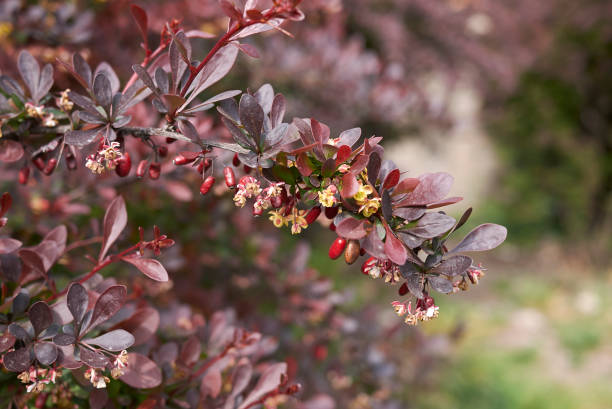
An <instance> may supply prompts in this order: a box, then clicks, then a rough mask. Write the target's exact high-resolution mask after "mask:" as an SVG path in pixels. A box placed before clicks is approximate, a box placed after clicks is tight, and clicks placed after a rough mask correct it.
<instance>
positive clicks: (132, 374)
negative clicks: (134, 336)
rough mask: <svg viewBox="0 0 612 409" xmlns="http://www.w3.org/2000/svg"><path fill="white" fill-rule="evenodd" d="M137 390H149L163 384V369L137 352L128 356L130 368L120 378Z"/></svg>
mask: <svg viewBox="0 0 612 409" xmlns="http://www.w3.org/2000/svg"><path fill="white" fill-rule="evenodd" d="M119 379H121V380H122V381H123V382H125V383H126V384H128V385H129V386H131V387H133V388H136V389H149V388H155V387H157V386H159V385H160V384H161V382H162V373H161V369H159V367H158V366H157V365H156V364H155V362H153V361H151V360H150V359H149V358H147V357H146V356H144V355H142V354H139V353H137V352H131V353H129V354H128V366H127V368H125V373H124V374H123V375H121V377H120V378H119Z"/></svg>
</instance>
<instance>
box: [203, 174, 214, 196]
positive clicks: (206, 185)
mask: <svg viewBox="0 0 612 409" xmlns="http://www.w3.org/2000/svg"><path fill="white" fill-rule="evenodd" d="M214 184H215V178H214V177H213V176H209V177H207V178H206V179H204V182H202V184H201V185H200V193H201V194H203V195H205V194H206V193H208V191H209V190H210V188H211V187H212V185H214Z"/></svg>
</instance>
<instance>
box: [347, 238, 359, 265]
mask: <svg viewBox="0 0 612 409" xmlns="http://www.w3.org/2000/svg"><path fill="white" fill-rule="evenodd" d="M360 249H361V247H360V246H359V240H349V241H348V244H347V246H346V250H345V251H344V261H346V264H353V263H354V262H355V261H356V260H357V258H359V250H360Z"/></svg>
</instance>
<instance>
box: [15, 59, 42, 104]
mask: <svg viewBox="0 0 612 409" xmlns="http://www.w3.org/2000/svg"><path fill="white" fill-rule="evenodd" d="M17 68H18V69H19V74H21V78H22V79H23V82H25V84H26V86H27V87H28V89H29V90H30V95H32V97H33V98H34V95H36V90H37V89H38V80H39V78H40V65H38V62H37V61H36V59H35V58H34V57H32V54H30V53H29V52H27V51H26V50H23V51H21V52H20V53H19V57H18V60H17Z"/></svg>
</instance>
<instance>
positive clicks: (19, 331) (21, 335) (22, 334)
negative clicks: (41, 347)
mask: <svg viewBox="0 0 612 409" xmlns="http://www.w3.org/2000/svg"><path fill="white" fill-rule="evenodd" d="M8 330H9V332H10V333H11V334H12V335H14V336H15V338H17V339H18V340H20V341H24V342H27V341H29V340H30V339H31V337H30V334H29V333H28V331H26V330H25V329H24V328H23V327H22V326H21V325H19V324H17V323H15V322H13V323H12V324H10V325H9V326H8Z"/></svg>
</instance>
